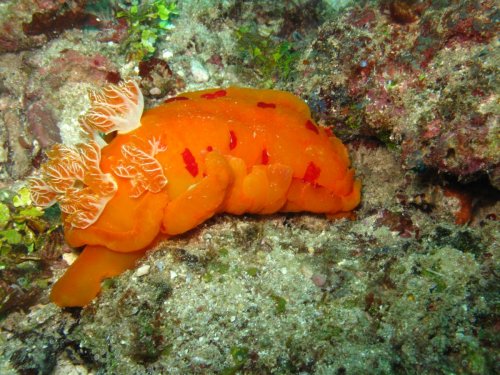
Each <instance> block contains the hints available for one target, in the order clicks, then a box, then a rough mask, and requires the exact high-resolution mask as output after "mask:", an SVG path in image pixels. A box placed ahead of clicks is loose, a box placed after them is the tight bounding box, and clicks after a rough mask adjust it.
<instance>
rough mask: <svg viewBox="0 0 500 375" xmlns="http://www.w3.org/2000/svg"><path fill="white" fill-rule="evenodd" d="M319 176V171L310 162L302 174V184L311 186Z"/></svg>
mask: <svg viewBox="0 0 500 375" xmlns="http://www.w3.org/2000/svg"><path fill="white" fill-rule="evenodd" d="M320 174H321V169H320V168H319V167H318V166H316V164H314V163H313V162H312V161H311V162H310V163H309V165H308V166H307V169H306V172H305V173H304V177H303V180H304V182H309V183H311V184H313V183H315V182H316V180H317V179H318V177H319V175H320Z"/></svg>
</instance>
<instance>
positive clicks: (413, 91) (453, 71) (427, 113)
mask: <svg viewBox="0 0 500 375" xmlns="http://www.w3.org/2000/svg"><path fill="white" fill-rule="evenodd" d="M135 3H137V2H134V1H109V2H108V1H98V0H87V1H82V0H74V1H67V2H61V1H56V0H36V1H28V0H21V1H13V0H5V1H2V2H0V28H1V29H2V35H1V36H0V109H1V111H0V181H1V182H0V185H1V187H2V188H3V190H2V191H1V192H0V194H1V195H0V224H1V228H0V231H1V232H2V234H0V243H1V244H2V251H1V254H0V280H1V286H2V293H3V294H2V295H0V298H1V299H2V301H0V302H1V303H2V304H1V305H0V314H1V315H0V316H1V320H0V373H2V374H19V373H20V374H32V373H39V374H50V373H55V374H66V373H80V374H86V373H110V374H113V373H134V374H146V373H162V372H163V373H173V374H196V373H199V374H211V373H223V374H237V373H246V374H261V373H286V374H288V373H290V374H293V373H301V374H350V373H374V374H390V373H408V374H435V373H457V374H478V375H479V374H493V373H500V368H499V365H498V364H499V363H500V358H499V352H498V347H499V346H500V343H499V341H498V319H499V315H498V306H497V305H498V285H499V280H498V274H499V261H498V259H499V256H500V254H499V249H500V246H499V238H498V236H499V233H500V231H499V224H498V212H499V209H500V203H499V200H498V198H499V192H498V188H499V187H500V172H499V171H500V169H499V152H498V134H499V133H498V115H499V113H498V89H497V86H498V78H497V76H498V63H497V61H498V55H499V51H498V42H497V40H496V39H497V34H498V26H497V24H496V22H497V19H498V10H497V6H496V4H495V2H494V1H492V0H485V1H480V2H473V1H466V0H457V1H453V2H448V1H438V0H436V1H427V0H408V1H403V0H380V1H370V0H362V1H353V2H349V1H332V0H323V1H322V0H295V1H285V2H279V1H278V2H276V1H269V0H258V1H234V0H229V1H227V0H217V1H209V0H197V1H181V0H179V1H178V2H177V6H176V12H177V13H178V15H176V17H175V18H172V19H170V18H169V20H170V21H171V23H172V26H173V28H171V29H169V30H168V32H165V33H163V32H162V31H159V29H156V32H157V33H156V34H155V35H157V37H156V39H155V40H154V42H152V43H151V46H152V47H154V50H150V51H146V53H144V54H143V56H142V57H148V58H147V59H144V60H143V61H142V63H141V64H139V61H138V59H131V56H133V55H134V53H133V52H134V50H133V48H131V47H132V44H131V43H130V41H131V39H130V36H131V35H136V34H134V33H133V30H132V29H131V26H130V24H129V23H128V22H126V21H127V20H126V18H125V17H122V18H117V12H120V11H122V12H131V11H132V8H131V6H133V5H134V4H135ZM149 3H154V4H156V3H158V4H160V2H155V1H150V2H149ZM167 3H170V2H165V4H167ZM349 6H350V7H349ZM120 9H121V10H120ZM73 14H74V15H75V17H74V18H73V17H68V19H67V20H65V21H67V22H62V24H61V21H63V20H64V18H65V17H63V15H73ZM43 20H45V21H44V22H46V23H42V21H43ZM156 21H158V18H156V19H155V20H153V21H152V23H151V24H149V26H150V27H151V28H152V29H153V30H150V31H152V32H153V33H154V32H155V29H154V28H155V22H156ZM42 25H43V29H38V31H36V30H37V27H38V28H40V27H42ZM40 31H43V32H41V33H40ZM35 34H36V35H35ZM146 36H147V35H146ZM141 38H142V31H141ZM148 40H149V41H151V39H147V38H146V41H148ZM137 41H139V39H138V38H137V39H136V42H137ZM140 41H142V39H140ZM150 55H152V57H151V58H149V57H150ZM142 57H141V58H142ZM131 75H139V76H140V77H141V82H140V83H141V86H142V88H143V91H144V93H145V104H146V107H151V106H153V105H156V104H157V103H160V102H162V101H164V100H165V99H167V98H169V97H171V96H173V95H175V94H176V93H178V92H180V91H181V90H182V91H190V90H196V89H202V88H208V87H218V86H228V85H242V86H251V87H260V88H263V87H273V88H280V89H285V90H288V91H291V92H294V93H295V94H297V95H300V96H301V97H302V98H303V99H306V100H307V101H308V104H309V105H310V107H311V108H312V109H313V112H314V116H315V118H316V119H317V120H318V122H320V123H321V124H322V125H326V126H331V127H332V128H333V131H334V132H335V133H336V134H337V136H339V137H341V138H342V139H343V140H344V141H345V142H348V143H349V147H350V154H351V157H352V159H353V166H354V168H355V169H356V171H357V175H358V176H359V177H360V178H361V179H362V181H363V195H362V203H361V207H360V208H359V209H358V210H357V211H356V218H352V220H346V219H342V220H337V221H328V220H326V219H325V218H323V217H319V216H314V215H302V214H297V215H276V216H272V217H267V218H255V217H252V216H247V217H240V218H234V217H230V216H219V217H216V218H214V219H212V220H210V221H209V222H207V223H205V224H204V225H203V226H202V227H200V228H197V229H195V230H193V231H191V232H190V233H187V234H186V235H184V236H182V237H177V238H172V239H169V240H168V241H166V242H164V243H161V244H159V245H158V247H159V248H158V249H157V251H155V252H151V254H150V255H149V256H147V257H146V258H144V260H143V261H142V263H141V264H140V265H139V267H138V268H137V269H135V270H133V271H128V272H127V273H125V274H123V275H122V276H120V277H118V278H114V279H110V280H108V281H106V282H105V283H104V285H103V289H104V291H103V293H102V294H101V296H100V297H99V298H98V299H97V300H96V301H95V302H93V303H92V304H91V305H89V306H87V307H86V308H83V309H59V308H57V307H56V306H55V305H53V304H50V303H48V293H49V289H50V284H52V283H53V282H54V281H55V280H57V278H58V277H59V276H60V275H61V274H63V272H64V270H65V268H66V267H67V266H66V262H71V259H72V258H74V256H75V252H74V251H72V250H71V249H69V248H67V247H66V245H64V244H63V243H62V241H61V232H60V229H59V224H60V221H58V220H59V219H58V217H57V213H56V212H45V213H44V215H43V216H37V215H38V212H36V213H35V211H31V209H32V207H31V205H30V203H28V202H26V201H25V200H23V198H22V197H23V193H22V190H20V188H21V186H22V180H23V179H24V178H26V177H27V176H29V175H30V173H32V172H33V171H35V170H37V168H38V167H39V166H40V163H41V162H42V161H43V160H44V158H45V156H44V150H45V149H47V148H48V147H50V146H51V145H52V144H54V143H57V142H60V141H62V142H63V143H65V144H75V143H78V141H79V139H80V138H79V134H78V130H77V129H78V126H77V122H76V119H77V118H78V116H79V114H80V113H82V112H83V111H85V110H86V109H87V107H88V105H89V103H88V101H87V99H86V96H87V95H86V92H87V89H88V88H94V87H99V86H102V85H103V84H105V83H106V82H113V83H118V82H120V81H121V79H122V77H123V78H126V77H129V76H131ZM14 197H18V198H16V202H17V203H14ZM16 205H17V206H16ZM23 210H28V211H26V212H24V213H23V214H21V211H23ZM33 214H35V216H34V217H33V216H32V215H33ZM30 215H31V216H30ZM40 223H42V224H41V225H39V224H40ZM43 223H45V224H43ZM49 228H51V229H49ZM29 231H31V232H33V233H34V235H35V237H40V238H44V240H43V241H41V242H40V246H38V242H37V241H35V242H32V239H33V238H32V237H30V236H32V235H31V234H29ZM19 239H21V241H20V242H19ZM31 244H33V247H31V246H30V245H31ZM5 292H6V293H5ZM6 295H7V296H9V297H8V299H6V298H5V296H6Z"/></svg>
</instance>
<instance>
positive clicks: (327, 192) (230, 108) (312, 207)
mask: <svg viewBox="0 0 500 375" xmlns="http://www.w3.org/2000/svg"><path fill="white" fill-rule="evenodd" d="M89 97H90V102H91V107H90V109H89V111H88V112H87V113H86V114H85V115H83V116H82V117H81V118H80V125H81V127H82V129H83V130H84V132H85V134H86V136H87V137H88V142H87V143H85V144H80V145H77V146H76V147H70V146H65V145H55V146H53V147H52V148H51V149H50V150H49V151H48V152H47V156H48V160H47V162H46V163H45V164H43V166H42V167H41V169H40V175H39V176H37V177H35V178H33V179H32V181H31V191H32V197H33V201H34V202H35V204H37V205H40V206H49V205H51V204H53V203H56V202H58V203H59V205H60V208H61V211H62V213H63V224H64V231H65V238H66V241H67V243H68V244H69V245H70V246H73V247H80V246H85V248H84V250H83V252H82V253H81V254H80V256H79V257H78V259H77V260H76V261H75V262H74V263H73V264H72V265H71V266H70V267H69V269H68V270H67V271H66V273H65V274H64V275H63V276H62V277H61V278H60V279H59V280H58V281H57V282H56V283H55V285H54V286H53V289H52V292H51V299H52V301H54V302H55V303H56V304H58V305H59V306H84V305H86V304H88V303H89V302H90V301H91V300H92V299H93V298H94V297H95V296H96V295H97V294H98V293H99V290H100V283H101V281H102V280H103V279H104V278H106V277H111V276H114V275H118V274H120V273H121V272H123V271H125V270H126V269H129V268H132V267H133V266H134V264H135V262H136V261H137V260H138V259H139V258H140V257H141V256H142V255H143V254H144V252H145V251H146V250H147V249H148V248H150V247H151V246H152V245H153V243H154V242H155V241H156V240H157V239H158V238H160V237H162V236H163V237H164V236H166V237H168V236H174V235H177V234H181V233H184V232H186V231H189V230H190V229H192V228H194V227H196V226H197V225H199V224H200V223H202V222H204V221H205V220H207V219H209V218H210V217H212V216H213V215H215V214H217V213H229V214H235V215H240V214H243V213H252V214H271V213H275V212H299V211H309V212H314V213H326V214H336V213H341V212H348V211H351V210H352V209H354V208H355V207H356V206H357V205H358V203H359V201H360V188H361V184H360V182H359V180H357V179H355V177H354V171H353V169H352V168H351V167H350V161H349V156H348V153H347V150H346V147H345V146H344V145H343V144H342V142H341V141H340V140H339V139H338V138H336V137H335V136H334V135H333V134H332V132H331V131H330V129H329V128H326V127H322V126H319V125H317V124H316V123H315V122H314V120H313V119H312V118H311V114H310V111H309V108H308V106H307V105H306V104H305V103H304V102H303V101H302V100H301V99H299V98H298V97H296V96H294V95H292V94H290V93H287V92H283V91H275V90H257V89H250V88H240V87H229V88H227V89H211V90H203V91H196V92H189V93H185V94H182V95H179V96H176V97H173V98H171V99H168V100H166V101H165V102H164V103H163V104H162V105H160V106H158V107H156V108H152V109H149V110H147V111H145V112H144V114H143V113H142V112H143V107H144V105H143V96H142V94H141V91H140V89H139V87H138V85H137V83H136V82H135V81H132V80H129V81H126V82H123V83H121V84H119V85H109V86H107V87H105V88H103V89H102V90H99V91H93V92H91V93H90V94H89ZM110 133H113V134H116V136H115V137H114V138H113V139H112V140H111V141H110V142H109V143H106V142H105V141H104V138H103V137H102V136H103V135H108V134H110ZM163 237H162V238H163Z"/></svg>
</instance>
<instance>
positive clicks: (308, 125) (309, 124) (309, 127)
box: [306, 120, 319, 134]
mask: <svg viewBox="0 0 500 375" xmlns="http://www.w3.org/2000/svg"><path fill="white" fill-rule="evenodd" d="M306 129H307V130H311V131H313V132H315V133H316V134H319V130H318V128H317V127H316V125H314V124H313V122H312V121H311V120H307V121H306Z"/></svg>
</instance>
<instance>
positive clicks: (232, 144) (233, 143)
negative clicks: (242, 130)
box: [229, 130, 238, 150]
mask: <svg viewBox="0 0 500 375" xmlns="http://www.w3.org/2000/svg"><path fill="white" fill-rule="evenodd" d="M237 144H238V139H237V138H236V134H235V133H234V131H232V130H230V131H229V149H230V150H234V148H235V147H236V145H237Z"/></svg>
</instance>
